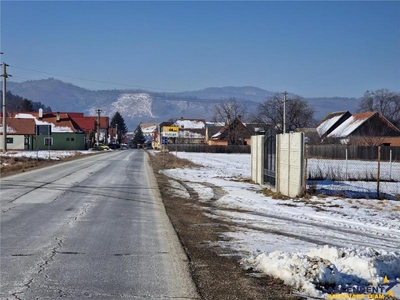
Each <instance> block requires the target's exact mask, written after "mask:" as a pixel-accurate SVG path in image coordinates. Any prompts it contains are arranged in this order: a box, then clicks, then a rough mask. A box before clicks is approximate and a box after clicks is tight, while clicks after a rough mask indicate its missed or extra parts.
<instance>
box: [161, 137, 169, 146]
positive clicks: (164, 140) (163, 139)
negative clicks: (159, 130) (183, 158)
mask: <svg viewBox="0 0 400 300" xmlns="http://www.w3.org/2000/svg"><path fill="white" fill-rule="evenodd" d="M161 145H168V138H167V137H166V136H163V137H161Z"/></svg>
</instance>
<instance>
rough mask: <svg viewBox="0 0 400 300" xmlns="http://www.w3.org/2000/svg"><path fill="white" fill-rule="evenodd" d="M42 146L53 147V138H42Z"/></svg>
mask: <svg viewBox="0 0 400 300" xmlns="http://www.w3.org/2000/svg"><path fill="white" fill-rule="evenodd" d="M44 145H45V146H51V145H53V138H50V137H46V138H44Z"/></svg>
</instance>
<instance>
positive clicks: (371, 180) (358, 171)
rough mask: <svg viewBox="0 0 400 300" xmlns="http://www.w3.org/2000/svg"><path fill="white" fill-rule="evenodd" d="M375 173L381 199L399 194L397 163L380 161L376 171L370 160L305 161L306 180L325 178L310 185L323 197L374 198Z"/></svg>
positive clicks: (399, 179)
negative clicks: (333, 195)
mask: <svg viewBox="0 0 400 300" xmlns="http://www.w3.org/2000/svg"><path fill="white" fill-rule="evenodd" d="M378 173H379V179H380V182H379V190H380V196H381V198H388V199H395V198H396V197H397V196H398V195H400V183H399V181H400V162H390V163H389V162H381V163H380V165H379V171H378V163H377V162H372V161H361V160H348V161H346V160H328V159H309V160H308V161H307V175H308V178H326V179H327V180H324V181H320V180H319V181H318V180H317V181H315V182H314V183H315V184H316V185H317V189H318V190H320V191H321V192H324V193H326V194H337V193H343V194H345V195H348V196H361V197H367V198H376V196H377V190H378V183H377V180H376V178H378ZM366 180H368V181H366ZM309 183H310V182H309Z"/></svg>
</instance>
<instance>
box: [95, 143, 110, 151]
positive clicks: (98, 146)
mask: <svg viewBox="0 0 400 300" xmlns="http://www.w3.org/2000/svg"><path fill="white" fill-rule="evenodd" d="M96 149H97V150H110V147H108V146H107V145H104V144H102V143H99V144H98V145H97V146H96Z"/></svg>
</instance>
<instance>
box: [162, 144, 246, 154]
mask: <svg viewBox="0 0 400 300" xmlns="http://www.w3.org/2000/svg"><path fill="white" fill-rule="evenodd" d="M167 148H168V150H169V151H171V152H172V151H179V152H205V153H251V147H250V146H243V145H229V146H218V145H204V144H177V145H175V144H169V145H168V146H167Z"/></svg>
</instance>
